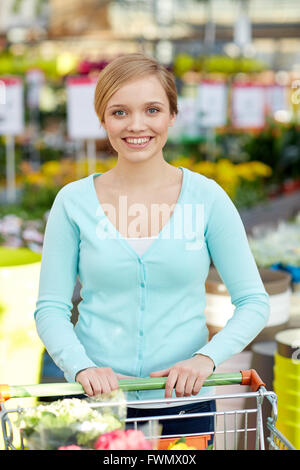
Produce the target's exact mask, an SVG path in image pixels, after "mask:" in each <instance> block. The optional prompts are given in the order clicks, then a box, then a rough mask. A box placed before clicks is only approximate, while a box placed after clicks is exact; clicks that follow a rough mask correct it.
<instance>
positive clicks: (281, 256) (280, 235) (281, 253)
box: [249, 212, 300, 282]
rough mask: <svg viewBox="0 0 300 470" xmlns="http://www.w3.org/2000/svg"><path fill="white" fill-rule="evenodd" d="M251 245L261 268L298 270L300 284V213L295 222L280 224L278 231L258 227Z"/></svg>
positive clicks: (251, 238) (250, 241)
mask: <svg viewBox="0 0 300 470" xmlns="http://www.w3.org/2000/svg"><path fill="white" fill-rule="evenodd" d="M249 244H250V247H251V250H252V252H253V255H254V257H255V260H256V262H257V264H258V266H260V267H265V268H269V267H272V266H273V267H279V268H280V267H281V268H283V269H287V270H289V269H288V268H289V267H292V266H294V267H295V268H298V277H299V279H298V278H297V279H296V278H295V279H294V281H295V282H296V281H297V282H300V275H299V268H300V212H299V214H298V215H297V217H296V218H295V220H293V221H290V222H283V221H282V222H280V223H279V224H278V226H277V228H276V229H274V228H272V229H271V228H269V227H263V226H262V227H257V229H256V230H255V231H254V233H253V236H251V237H249Z"/></svg>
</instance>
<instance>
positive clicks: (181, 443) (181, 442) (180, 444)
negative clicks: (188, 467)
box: [168, 437, 196, 450]
mask: <svg viewBox="0 0 300 470" xmlns="http://www.w3.org/2000/svg"><path fill="white" fill-rule="evenodd" d="M168 450H196V447H191V446H188V445H187V444H186V443H185V438H184V437H182V438H180V439H177V441H174V442H173V443H171V444H170V445H169V447H168Z"/></svg>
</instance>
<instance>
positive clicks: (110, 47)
mask: <svg viewBox="0 0 300 470" xmlns="http://www.w3.org/2000/svg"><path fill="white" fill-rule="evenodd" d="M131 52H144V53H146V54H147V55H149V56H152V57H155V58H156V59H157V60H158V61H159V62H161V63H162V64H164V65H165V66H166V67H168V69H169V70H171V71H172V72H173V74H174V76H175V79H176V85H177V89H178V94H179V115H178V117H177V121H176V125H175V126H174V127H173V128H171V130H170V135H169V139H168V142H167V144H166V146H165V148H164V156H165V159H166V160H167V161H169V162H170V163H171V164H173V165H175V166H184V167H186V168H189V169H191V170H193V171H197V172H199V173H201V174H203V175H205V176H207V177H209V178H212V179H215V180H216V181H217V182H218V183H219V184H220V185H221V186H222V187H223V188H224V190H225V191H226V192H227V193H228V195H229V196H230V197H231V198H232V200H233V202H234V203H235V205H236V207H237V208H238V210H239V212H240V214H241V217H242V219H243V222H244V224H245V227H246V231H247V234H248V237H249V243H250V246H251V249H252V250H253V254H254V256H255V259H256V262H257V265H258V267H259V269H260V272H261V275H262V279H263V282H264V285H265V287H266V289H267V291H268V293H269V295H270V299H271V316H270V320H269V323H268V325H267V327H266V328H265V330H264V331H263V332H262V333H261V335H260V336H259V337H258V338H256V340H255V342H254V343H253V344H251V345H250V346H249V347H248V348H247V349H246V351H243V352H242V353H241V354H240V355H238V356H237V357H235V358H233V359H232V360H231V361H229V362H228V363H226V364H223V365H222V367H221V368H220V370H222V371H223V370H224V371H230V370H235V371H236V370H240V369H241V368H243V366H245V367H244V368H248V367H250V366H252V365H253V364H255V367H256V368H257V369H259V373H260V374H261V375H262V376H263V378H265V380H266V382H267V385H268V387H269V388H271V389H273V388H274V386H276V387H277V390H276V391H277V392H278V394H279V402H280V393H281V387H282V385H281V382H280V383H279V384H278V380H277V385H276V383H275V380H274V374H273V366H274V361H275V359H276V357H277V356H276V355H278V342H277V338H278V336H277V335H278V334H280V333H281V332H285V331H287V330H288V331H289V333H288V334H286V336H284V338H285V340H284V341H287V342H288V343H289V344H290V345H291V347H292V348H294V349H293V351H297V348H296V346H297V347H300V329H299V327H300V3H299V1H298V0H207V1H205V0H198V1H197V0H85V1H84V2H83V1H82V0H64V1H61V0H1V1H0V383H11V384H12V383H14V384H18V383H19V384H22V383H39V382H53V381H63V380H64V379H63V374H62V372H61V371H60V370H59V369H58V368H57V366H56V365H55V364H54V363H53V362H52V360H51V358H50V357H49V356H48V355H47V353H46V352H45V351H44V348H43V347H42V345H41V343H40V340H39V338H38V337H37V334H36V331H35V325H34V322H33V318H32V317H33V311H34V309H35V302H36V300H37V295H38V279H39V270H40V260H41V253H42V246H43V235H44V230H45V225H46V222H47V216H48V214H49V210H50V208H51V205H52V203H53V201H54V198H55V196H56V194H57V192H58V191H59V190H60V188H61V187H62V186H64V185H65V184H68V183H69V182H71V181H74V180H76V179H79V178H83V177H85V176H87V175H88V174H90V173H93V172H105V171H107V170H109V169H110V168H112V167H113V166H114V165H115V163H116V155H115V154H114V149H113V148H111V146H110V144H109V142H108V140H107V138H106V134H105V131H104V130H103V129H102V128H101V126H100V124H99V122H98V120H97V117H96V114H95V112H94V110H93V92H94V87H95V82H96V80H97V76H98V74H99V72H100V71H101V70H102V69H103V68H104V67H105V66H106V65H107V64H108V63H109V62H110V61H111V60H113V59H114V58H116V57H118V56H120V55H122V54H126V53H131ZM206 287H207V307H206V315H207V324H208V327H209V331H210V335H211V336H212V335H213V334H215V333H216V332H218V331H220V329H221V328H223V327H224V325H225V324H226V321H227V320H228V319H229V318H230V316H231V315H232V314H233V307H232V304H231V302H230V297H229V295H228V293H227V291H226V287H225V286H224V285H223V283H222V280H221V279H220V278H219V276H218V273H217V272H216V271H215V270H214V267H213V266H212V267H211V270H210V274H209V277H208V279H207V286H206ZM79 302H80V283H79V280H78V281H77V284H76V286H74V295H73V310H72V314H73V315H72V320H73V322H74V323H75V322H76V318H77V315H78V311H77V305H78V303H79ZM286 338H288V339H286ZM295 348H296V349H295ZM281 350H282V349H281ZM289 351H290V350H289ZM285 359H286V360H287V361H290V360H292V359H291V357H285ZM298 359H299V363H298V362H297V361H298ZM293 360H294V361H295V360H296V366H295V367H296V369H295V370H296V372H293V374H294V375H295V374H296V375H295V377H296V378H295V384H296V385H295V386H294V390H293V393H294V395H291V396H289V397H288V399H287V398H286V395H285V399H284V402H285V405H281V406H282V410H283V411H281V413H282V416H283V417H285V416H287V415H286V414H285V409H284V406H289V407H291V409H292V413H293V416H295V418H294V420H292V422H291V420H290V419H287V418H286V420H285V421H284V422H282V423H281V429H282V430H283V432H284V433H285V434H287V435H288V436H287V437H290V439H291V440H292V441H293V442H294V445H297V446H299V448H300V437H299V436H300V408H299V403H300V398H299V394H300V366H299V364H300V353H299V357H298V356H297V357H296V359H295V355H294V357H293ZM280 364H281V363H280ZM278 367H279V366H278ZM280 373H282V369H281V371H280ZM280 378H282V377H281V376H280ZM282 380H283V382H282V383H284V378H283V379H282ZM295 394H296V396H297V398H295ZM297 394H298V395H297ZM297 400H298V401H297Z"/></svg>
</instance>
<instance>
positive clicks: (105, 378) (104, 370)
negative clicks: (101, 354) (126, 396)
mask: <svg viewBox="0 0 300 470" xmlns="http://www.w3.org/2000/svg"><path fill="white" fill-rule="evenodd" d="M132 378H133V377H129V376H125V375H121V374H116V373H115V372H114V371H113V370H112V369H111V367H88V368H87V369H83V370H81V371H79V372H78V373H77V374H76V378H75V380H76V382H79V383H80V384H81V385H82V387H83V389H84V392H85V393H86V394H87V395H89V396H90V397H92V396H94V395H99V394H100V393H110V392H112V391H113V390H117V389H118V388H119V382H118V380H119V379H132Z"/></svg>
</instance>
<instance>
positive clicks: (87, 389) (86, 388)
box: [78, 378, 94, 397]
mask: <svg viewBox="0 0 300 470" xmlns="http://www.w3.org/2000/svg"><path fill="white" fill-rule="evenodd" d="M78 382H79V383H80V384H81V385H82V387H83V390H84V392H85V393H86V394H87V395H88V396H89V397H92V396H93V393H94V392H93V389H92V386H91V384H90V381H89V379H88V378H84V379H82V378H81V379H80V380H78Z"/></svg>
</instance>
